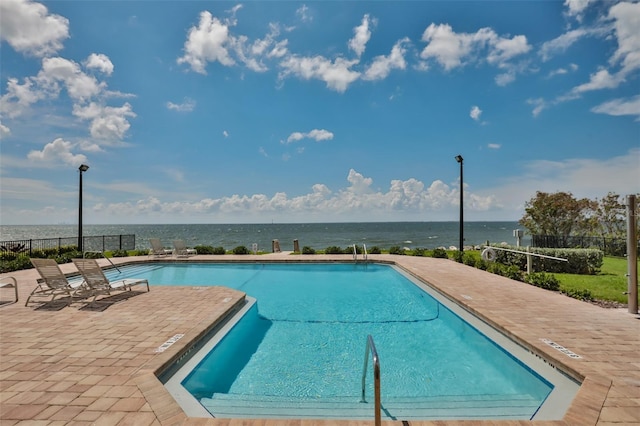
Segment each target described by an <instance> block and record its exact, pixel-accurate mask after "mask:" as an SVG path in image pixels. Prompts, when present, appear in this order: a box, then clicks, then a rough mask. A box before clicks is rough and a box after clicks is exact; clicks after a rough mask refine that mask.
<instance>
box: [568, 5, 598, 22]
mask: <svg viewBox="0 0 640 426" xmlns="http://www.w3.org/2000/svg"><path fill="white" fill-rule="evenodd" d="M595 2H596V0H564V5H565V6H566V8H567V11H566V14H567V15H568V16H571V17H575V18H576V19H577V20H578V21H581V20H582V14H583V13H584V11H585V10H586V9H587V8H588V7H589V5H590V4H593V3H595Z"/></svg>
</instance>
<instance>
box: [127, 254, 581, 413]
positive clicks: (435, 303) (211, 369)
mask: <svg viewBox="0 0 640 426" xmlns="http://www.w3.org/2000/svg"><path fill="white" fill-rule="evenodd" d="M123 274H126V275H128V276H131V275H136V276H139V277H144V278H147V279H148V280H149V281H150V282H151V283H152V284H163V285H185V284H186V285H198V286H202V285H225V286H227V287H232V288H236V289H239V290H241V291H244V292H246V293H247V295H249V296H251V297H252V298H254V299H255V300H257V301H256V302H255V303H250V304H248V305H247V306H246V307H245V308H244V310H243V312H242V315H240V316H238V318H236V319H235V320H234V321H233V322H232V323H229V324H228V326H227V330H225V331H226V333H222V334H219V335H217V336H216V337H214V338H213V339H212V341H211V342H210V343H209V344H208V345H207V346H206V347H205V348H204V349H203V350H201V351H199V352H198V354H197V355H196V356H194V357H193V358H191V359H190V360H189V361H187V362H185V363H184V366H183V368H181V369H180V370H179V371H178V372H177V373H175V374H173V375H172V376H171V377H170V378H168V379H167V383H166V386H167V388H168V389H169V390H170V391H171V392H172V393H173V394H174V397H176V399H177V400H178V401H179V402H185V401H187V402H186V403H185V404H183V407H185V406H187V407H192V408H186V411H187V412H188V411H189V410H192V415H195V416H200V415H204V412H203V410H202V409H201V408H197V405H198V404H196V408H193V407H194V404H192V403H189V402H188V400H189V399H190V398H193V399H195V400H196V401H198V402H199V403H200V406H201V407H205V408H206V409H207V410H208V411H209V412H210V413H212V414H213V415H214V416H216V417H280V418H281V417H333V418H335V417H337V418H372V416H373V411H372V407H371V405H372V404H363V403H361V402H360V393H361V388H360V386H361V374H362V367H363V365H362V364H363V356H364V347H365V343H366V336H367V335H369V334H370V335H372V336H373V337H374V339H375V342H376V346H377V347H378V353H379V355H380V358H381V370H382V405H383V408H384V416H385V417H387V418H397V419H403V420H404V419H435V418H438V419H447V418H457V419H464V418H514V419H529V418H532V417H534V416H536V419H538V418H554V417H557V416H559V417H558V418H560V417H562V414H564V411H562V409H558V408H557V407H552V408H551V409H546V408H545V409H541V408H540V407H541V406H543V405H544V404H543V403H544V402H545V401H546V400H548V399H550V398H548V397H549V395H550V394H551V393H552V392H555V393H556V396H557V395H558V392H559V394H560V395H562V396H563V397H564V398H565V399H566V398H570V397H571V392H569V391H568V389H569V388H570V387H571V386H570V384H567V383H564V382H563V377H564V376H563V375H561V374H559V373H558V372H557V371H555V370H554V369H551V371H540V370H541V369H542V370H544V368H543V367H544V366H545V365H546V364H544V363H541V362H540V360H537V359H536V358H535V357H532V356H531V355H530V354H528V353H527V352H526V351H523V349H522V348H520V347H518V346H517V345H514V344H513V343H508V341H506V339H504V337H500V335H498V334H497V333H495V331H490V330H483V331H482V332H480V330H479V329H478V328H479V326H481V327H483V328H486V327H484V326H483V325H482V324H479V325H478V324H475V325H474V326H471V325H470V324H469V323H468V322H467V321H469V319H468V318H466V319H463V317H464V316H465V315H466V316H468V314H465V313H464V312H455V311H456V308H455V306H453V307H452V306H447V305H446V304H443V303H442V302H443V301H442V300H438V299H437V296H438V295H437V294H432V293H433V292H432V291H430V289H429V288H428V287H426V286H424V285H423V284H421V283H417V282H415V281H413V280H411V279H409V278H408V277H406V276H405V275H403V274H401V273H399V271H398V270H396V269H395V268H393V267H391V266H389V265H380V264H367V265H363V264H356V265H354V264H295V265H291V264H287V265H284V264H189V265H153V266H145V267H142V268H137V269H136V268H133V269H132V270H126V271H125V270H123ZM434 296H436V297H434ZM476 322H477V321H476ZM491 334H494V335H493V336H491ZM496 342H499V343H500V346H499V345H498V344H497V343H496ZM505 346H511V347H509V348H508V352H507V350H505V348H504V347H505ZM525 361H526V364H525ZM532 364H534V365H532ZM539 364H543V365H539ZM558 376H560V377H558ZM564 379H566V377H564ZM565 381H566V380H565ZM569 382H571V381H569ZM372 383H373V380H372V379H371V378H370V377H369V378H368V380H367V386H368V387H367V394H368V395H370V396H371V397H372V389H371V388H372ZM574 385H575V383H574ZM575 388H576V389H577V385H576V386H575ZM185 390H186V391H187V392H186V393H185ZM553 399H554V400H556V399H558V398H556V397H554V398H553Z"/></svg>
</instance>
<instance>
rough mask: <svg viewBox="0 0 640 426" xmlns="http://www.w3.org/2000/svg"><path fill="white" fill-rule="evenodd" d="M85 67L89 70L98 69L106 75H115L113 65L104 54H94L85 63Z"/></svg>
mask: <svg viewBox="0 0 640 426" xmlns="http://www.w3.org/2000/svg"><path fill="white" fill-rule="evenodd" d="M84 66H85V67H86V68H88V69H96V70H98V71H100V72H102V73H104V74H106V75H111V74H112V73H113V63H112V62H111V59H109V57H108V56H107V55H103V54H102V53H98V54H96V53H92V54H91V55H89V57H88V58H87V59H86V61H85V62H84Z"/></svg>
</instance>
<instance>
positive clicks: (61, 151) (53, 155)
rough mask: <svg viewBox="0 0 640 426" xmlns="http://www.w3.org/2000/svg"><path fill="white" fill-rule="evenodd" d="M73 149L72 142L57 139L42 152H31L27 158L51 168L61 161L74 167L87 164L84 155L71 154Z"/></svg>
mask: <svg viewBox="0 0 640 426" xmlns="http://www.w3.org/2000/svg"><path fill="white" fill-rule="evenodd" d="M72 148H73V144H72V143H71V142H68V141H65V140H64V139H62V138H57V139H56V140H54V141H53V142H50V143H48V144H46V145H45V146H44V148H43V149H42V151H31V152H29V154H28V155H27V158H28V159H29V160H32V161H36V162H40V163H46V164H49V165H51V166H54V165H56V164H58V163H59V162H60V161H62V162H63V163H64V164H69V165H72V166H79V165H80V164H82V163H86V161H87V157H85V156H84V155H82V154H73V153H72V152H71V149H72Z"/></svg>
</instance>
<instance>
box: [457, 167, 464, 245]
mask: <svg viewBox="0 0 640 426" xmlns="http://www.w3.org/2000/svg"><path fill="white" fill-rule="evenodd" d="M456 161H457V162H458V163H460V253H462V252H463V251H464V206H463V203H462V200H463V199H464V198H463V196H462V195H463V194H462V163H463V161H464V158H462V155H456Z"/></svg>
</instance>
